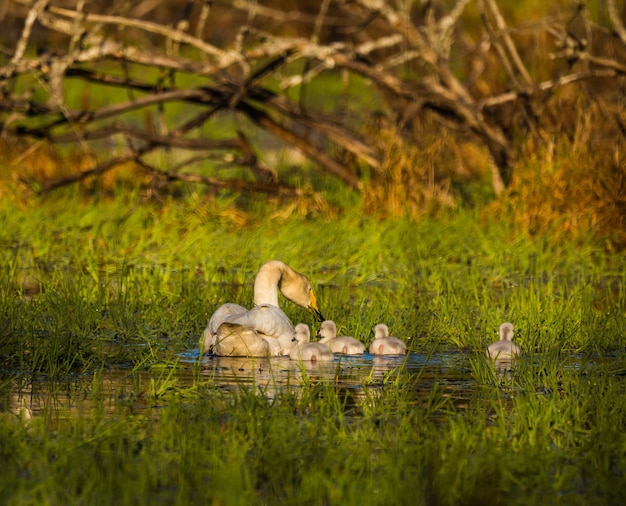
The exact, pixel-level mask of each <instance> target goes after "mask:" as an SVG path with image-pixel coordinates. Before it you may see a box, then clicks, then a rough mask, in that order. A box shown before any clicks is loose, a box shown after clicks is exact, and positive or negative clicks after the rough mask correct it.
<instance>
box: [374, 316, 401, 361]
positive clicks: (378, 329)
mask: <svg viewBox="0 0 626 506" xmlns="http://www.w3.org/2000/svg"><path fill="white" fill-rule="evenodd" d="M406 351H407V348H406V343H405V342H404V341H402V340H401V339H398V338H397V337H393V336H390V335H389V327H387V325H385V324H384V323H379V324H378V325H376V326H375V327H374V340H373V341H372V344H370V353H371V354H373V355H406Z"/></svg>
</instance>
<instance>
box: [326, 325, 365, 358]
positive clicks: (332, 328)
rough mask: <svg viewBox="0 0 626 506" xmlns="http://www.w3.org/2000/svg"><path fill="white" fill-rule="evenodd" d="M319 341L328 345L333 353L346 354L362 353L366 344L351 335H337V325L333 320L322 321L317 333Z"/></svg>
mask: <svg viewBox="0 0 626 506" xmlns="http://www.w3.org/2000/svg"><path fill="white" fill-rule="evenodd" d="M317 337H319V338H320V340H319V342H320V343H322V344H325V345H326V346H328V347H329V348H330V349H331V351H332V352H333V353H342V354H344V355H362V354H363V353H365V345H364V344H363V343H362V342H360V341H358V340H357V339H355V338H354V337H350V336H337V325H336V324H335V322H334V321H333V320H326V321H323V322H322V325H321V326H320V330H319V332H318V333H317Z"/></svg>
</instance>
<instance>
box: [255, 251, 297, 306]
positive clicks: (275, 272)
mask: <svg viewBox="0 0 626 506" xmlns="http://www.w3.org/2000/svg"><path fill="white" fill-rule="evenodd" d="M286 269H289V267H288V266H287V264H285V263H283V262H281V261H279V260H272V261H270V262H267V263H265V264H263V265H262V266H261V268H260V269H259V272H258V273H257V275H256V278H255V279H254V304H255V305H257V306H258V305H259V304H272V305H273V306H276V307H279V306H278V287H279V285H280V281H281V279H282V278H283V273H284V272H285V270H286Z"/></svg>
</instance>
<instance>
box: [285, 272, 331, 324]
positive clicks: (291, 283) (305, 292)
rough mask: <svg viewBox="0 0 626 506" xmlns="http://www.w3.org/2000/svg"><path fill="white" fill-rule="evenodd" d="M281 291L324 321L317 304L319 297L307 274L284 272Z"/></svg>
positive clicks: (320, 320)
mask: <svg viewBox="0 0 626 506" xmlns="http://www.w3.org/2000/svg"><path fill="white" fill-rule="evenodd" d="M280 291H281V292H282V294H283V295H284V296H285V297H287V298H288V299H289V300H290V301H291V302H294V303H295V304H298V305H299V306H302V307H303V308H305V309H306V310H307V311H309V312H310V313H313V314H314V315H315V317H316V318H317V321H319V322H323V321H324V319H325V318H324V316H323V315H322V312H321V311H320V308H319V306H318V305H317V299H316V298H315V293H314V292H313V287H311V282H310V281H309V280H308V278H307V277H306V276H303V275H302V274H300V273H297V272H295V271H291V272H289V273H287V272H285V273H283V278H282V279H281V282H280Z"/></svg>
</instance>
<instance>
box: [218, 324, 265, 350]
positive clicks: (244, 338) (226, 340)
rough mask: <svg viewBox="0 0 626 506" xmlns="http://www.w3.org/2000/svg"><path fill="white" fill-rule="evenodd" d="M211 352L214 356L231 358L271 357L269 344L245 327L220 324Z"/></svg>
mask: <svg viewBox="0 0 626 506" xmlns="http://www.w3.org/2000/svg"><path fill="white" fill-rule="evenodd" d="M213 351H214V353H215V354H216V355H221V356H227V357H228V356H231V357H268V356H270V355H273V353H272V349H271V347H270V344H269V343H268V341H267V340H266V339H264V338H263V337H262V336H260V335H259V334H257V332H256V331H255V330H254V329H252V328H250V327H246V326H245V325H239V324H237V323H228V322H224V323H222V324H221V325H220V326H219V327H218V328H217V332H216V337H215V344H214V345H213Z"/></svg>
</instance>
